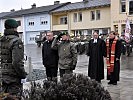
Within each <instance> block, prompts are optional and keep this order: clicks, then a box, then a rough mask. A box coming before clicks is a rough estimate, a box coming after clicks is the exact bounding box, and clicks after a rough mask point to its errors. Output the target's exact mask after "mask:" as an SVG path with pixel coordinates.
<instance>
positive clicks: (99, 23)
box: [51, 7, 111, 32]
mask: <svg viewBox="0 0 133 100" xmlns="http://www.w3.org/2000/svg"><path fill="white" fill-rule="evenodd" d="M96 10H100V15H101V16H100V20H93V21H91V15H90V12H91V11H96ZM78 12H82V22H74V21H73V14H74V13H78ZM95 14H96V13H95ZM51 16H52V17H51V20H52V22H51V30H52V31H53V30H68V31H69V32H71V30H80V29H98V28H110V27H111V15H110V7H102V8H101V7H100V8H92V9H87V10H80V11H72V12H70V11H68V12H67V13H65V14H64V12H62V13H59V14H58V13H55V14H54V13H53V14H52V15H51ZM62 16H67V18H68V24H66V25H61V24H59V21H60V18H61V17H62ZM95 17H96V16H95Z"/></svg>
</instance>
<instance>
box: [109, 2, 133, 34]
mask: <svg viewBox="0 0 133 100" xmlns="http://www.w3.org/2000/svg"><path fill="white" fill-rule="evenodd" d="M120 10H121V8H120V0H111V30H112V31H115V28H114V26H115V25H116V26H117V27H118V33H119V34H120V35H121V33H122V32H123V28H122V25H125V24H126V22H125V20H126V18H128V19H129V20H130V22H131V23H133V16H131V15H129V0H126V12H124V13H121V11H120Z"/></svg>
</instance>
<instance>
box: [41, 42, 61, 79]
mask: <svg viewBox="0 0 133 100" xmlns="http://www.w3.org/2000/svg"><path fill="white" fill-rule="evenodd" d="M51 45H52V41H45V42H44V43H43V46H42V60H43V65H44V66H45V68H46V75H47V77H51V79H52V77H57V70H58V59H59V57H58V51H57V50H53V49H52V48H51Z"/></svg>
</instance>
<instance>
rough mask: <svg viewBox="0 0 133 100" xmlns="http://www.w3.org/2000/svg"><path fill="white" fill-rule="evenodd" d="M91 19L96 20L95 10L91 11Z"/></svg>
mask: <svg viewBox="0 0 133 100" xmlns="http://www.w3.org/2000/svg"><path fill="white" fill-rule="evenodd" d="M91 20H95V11H91Z"/></svg>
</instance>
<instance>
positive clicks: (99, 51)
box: [87, 32, 106, 83]
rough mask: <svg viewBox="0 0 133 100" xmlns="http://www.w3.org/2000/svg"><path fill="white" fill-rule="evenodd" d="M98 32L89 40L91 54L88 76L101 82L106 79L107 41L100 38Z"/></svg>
mask: <svg viewBox="0 0 133 100" xmlns="http://www.w3.org/2000/svg"><path fill="white" fill-rule="evenodd" d="M98 37H99V35H98V33H97V32H94V33H93V39H91V40H90V41H89V44H88V50H87V55H88V56H89V66H88V76H89V77H90V78H91V79H95V80H96V81H98V82H99V83H101V80H102V79H104V57H106V43H105V41H104V40H103V39H100V38H98Z"/></svg>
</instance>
